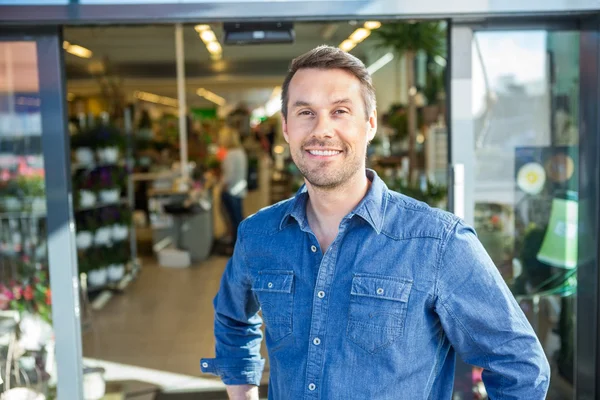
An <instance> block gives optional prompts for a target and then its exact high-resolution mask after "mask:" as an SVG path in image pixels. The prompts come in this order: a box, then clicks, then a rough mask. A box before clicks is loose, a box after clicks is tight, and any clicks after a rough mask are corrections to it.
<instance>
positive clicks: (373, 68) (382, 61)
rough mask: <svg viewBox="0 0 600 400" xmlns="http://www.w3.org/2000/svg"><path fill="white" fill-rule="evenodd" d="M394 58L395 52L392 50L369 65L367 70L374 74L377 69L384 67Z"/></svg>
mask: <svg viewBox="0 0 600 400" xmlns="http://www.w3.org/2000/svg"><path fill="white" fill-rule="evenodd" d="M393 59H394V53H391V52H390V53H387V54H385V55H384V56H383V57H381V58H380V59H379V60H377V61H375V62H374V63H373V64H371V65H369V66H368V67H367V71H369V74H371V75H373V74H374V73H375V72H376V71H378V70H379V69H381V68H383V66H385V65H386V64H387V63H389V62H390V61H392V60H393Z"/></svg>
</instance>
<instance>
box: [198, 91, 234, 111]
mask: <svg viewBox="0 0 600 400" xmlns="http://www.w3.org/2000/svg"><path fill="white" fill-rule="evenodd" d="M196 94H197V95H198V96H200V97H204V98H205V99H206V100H208V101H212V102H213V103H215V104H217V105H219V106H221V107H222V106H224V105H225V104H226V103H227V101H226V100H225V99H224V98H223V97H221V96H219V95H217V94H215V93H213V92H211V91H210V90H206V89H204V88H200V89H198V90H197V91H196Z"/></svg>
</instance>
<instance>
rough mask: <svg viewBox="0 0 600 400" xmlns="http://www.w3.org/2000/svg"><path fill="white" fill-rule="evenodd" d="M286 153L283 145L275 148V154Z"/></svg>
mask: <svg viewBox="0 0 600 400" xmlns="http://www.w3.org/2000/svg"><path fill="white" fill-rule="evenodd" d="M284 151H285V148H284V147H283V146H282V145H280V144H278V145H277V146H275V147H273V152H274V153H275V154H283V152H284Z"/></svg>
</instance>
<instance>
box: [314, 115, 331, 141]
mask: <svg viewBox="0 0 600 400" xmlns="http://www.w3.org/2000/svg"><path fill="white" fill-rule="evenodd" d="M333 130H334V129H333V121H332V120H331V118H330V117H329V115H328V114H327V113H323V114H320V115H319V116H317V119H316V122H315V127H314V129H313V136H315V137H317V138H330V137H333Z"/></svg>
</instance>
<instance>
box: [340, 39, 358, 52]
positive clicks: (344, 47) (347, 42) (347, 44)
mask: <svg viewBox="0 0 600 400" xmlns="http://www.w3.org/2000/svg"><path fill="white" fill-rule="evenodd" d="M354 46H356V43H354V42H353V41H352V40H349V39H346V40H344V41H343V42H342V44H340V49H342V50H344V51H345V52H349V51H350V50H352V49H353V48H354Z"/></svg>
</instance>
